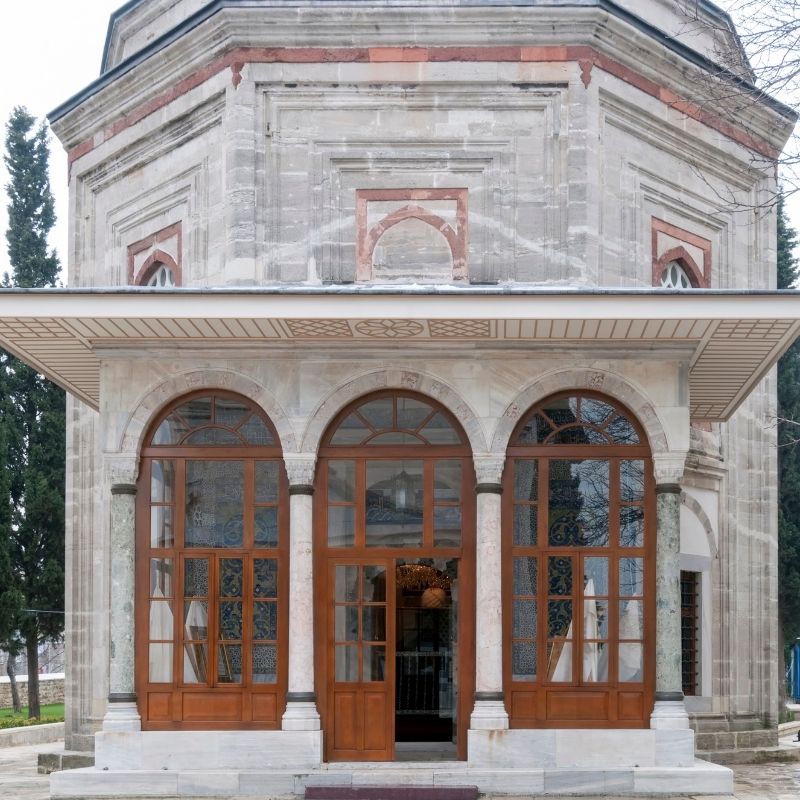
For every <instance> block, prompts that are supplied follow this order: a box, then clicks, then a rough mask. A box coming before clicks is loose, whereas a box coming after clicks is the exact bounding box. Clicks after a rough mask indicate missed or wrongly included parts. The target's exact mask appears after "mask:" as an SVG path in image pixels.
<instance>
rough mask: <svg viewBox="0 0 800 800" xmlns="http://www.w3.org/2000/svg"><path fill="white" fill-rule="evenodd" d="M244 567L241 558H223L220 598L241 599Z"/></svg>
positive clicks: (221, 562)
mask: <svg viewBox="0 0 800 800" xmlns="http://www.w3.org/2000/svg"><path fill="white" fill-rule="evenodd" d="M243 577H244V565H243V564H242V559H241V558H221V559H220V562H219V595H220V597H241V596H242V578H243Z"/></svg>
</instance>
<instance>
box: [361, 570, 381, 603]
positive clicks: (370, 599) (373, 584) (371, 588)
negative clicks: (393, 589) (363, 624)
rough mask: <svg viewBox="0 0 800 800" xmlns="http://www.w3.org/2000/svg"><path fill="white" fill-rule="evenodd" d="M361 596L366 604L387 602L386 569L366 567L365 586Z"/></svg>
mask: <svg viewBox="0 0 800 800" xmlns="http://www.w3.org/2000/svg"><path fill="white" fill-rule="evenodd" d="M361 596H362V598H363V600H364V602H365V603H383V602H385V601H386V568H385V567H380V566H367V567H364V586H363V591H362V595H361Z"/></svg>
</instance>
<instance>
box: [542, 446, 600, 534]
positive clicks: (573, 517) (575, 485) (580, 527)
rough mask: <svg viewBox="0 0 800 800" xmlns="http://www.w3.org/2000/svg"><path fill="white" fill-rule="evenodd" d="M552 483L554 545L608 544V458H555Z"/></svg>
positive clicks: (551, 519) (551, 477)
mask: <svg viewBox="0 0 800 800" xmlns="http://www.w3.org/2000/svg"><path fill="white" fill-rule="evenodd" d="M549 484H550V485H549V503H550V516H549V520H548V522H549V526H548V528H549V534H548V536H549V543H550V545H551V546H552V547H580V546H584V547H606V546H608V462H607V461H603V460H599V459H591V460H588V459H587V460H585V461H566V460H555V459H554V460H552V461H551V462H550V481H549Z"/></svg>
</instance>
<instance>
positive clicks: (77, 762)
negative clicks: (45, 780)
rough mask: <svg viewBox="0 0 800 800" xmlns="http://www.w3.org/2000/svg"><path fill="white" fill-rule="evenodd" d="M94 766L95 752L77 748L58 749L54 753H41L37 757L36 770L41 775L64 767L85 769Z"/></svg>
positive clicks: (58, 770)
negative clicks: (80, 750)
mask: <svg viewBox="0 0 800 800" xmlns="http://www.w3.org/2000/svg"><path fill="white" fill-rule="evenodd" d="M93 766H94V753H85V752H78V751H76V750H56V751H55V752H52V753H39V755H38V756H37V759H36V771H37V772H38V773H39V774H40V775H49V774H50V773H51V772H60V771H61V770H64V769H83V768H84V767H93Z"/></svg>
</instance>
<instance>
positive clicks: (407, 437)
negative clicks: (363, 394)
mask: <svg viewBox="0 0 800 800" xmlns="http://www.w3.org/2000/svg"><path fill="white" fill-rule="evenodd" d="M461 443H462V441H461V436H460V435H459V433H458V432H457V431H456V429H455V428H454V427H453V424H452V423H451V422H450V420H449V419H448V418H447V417H446V416H445V415H444V414H443V413H442V412H441V411H439V410H438V409H435V408H434V407H433V406H431V405H429V404H428V403H426V402H424V401H422V400H418V399H416V398H413V397H379V398H377V399H375V400H369V401H367V402H366V403H364V404H362V405H360V406H358V407H357V408H356V409H355V410H353V411H352V412H351V413H350V414H348V415H347V416H346V417H345V418H344V419H343V420H342V422H341V423H340V424H339V426H338V428H337V429H336V432H335V433H334V434H333V436H332V437H331V440H330V444H332V445H340V446H345V447H357V446H360V445H419V444H438V445H442V444H445V445H447V444H453V445H456V444H461Z"/></svg>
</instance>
